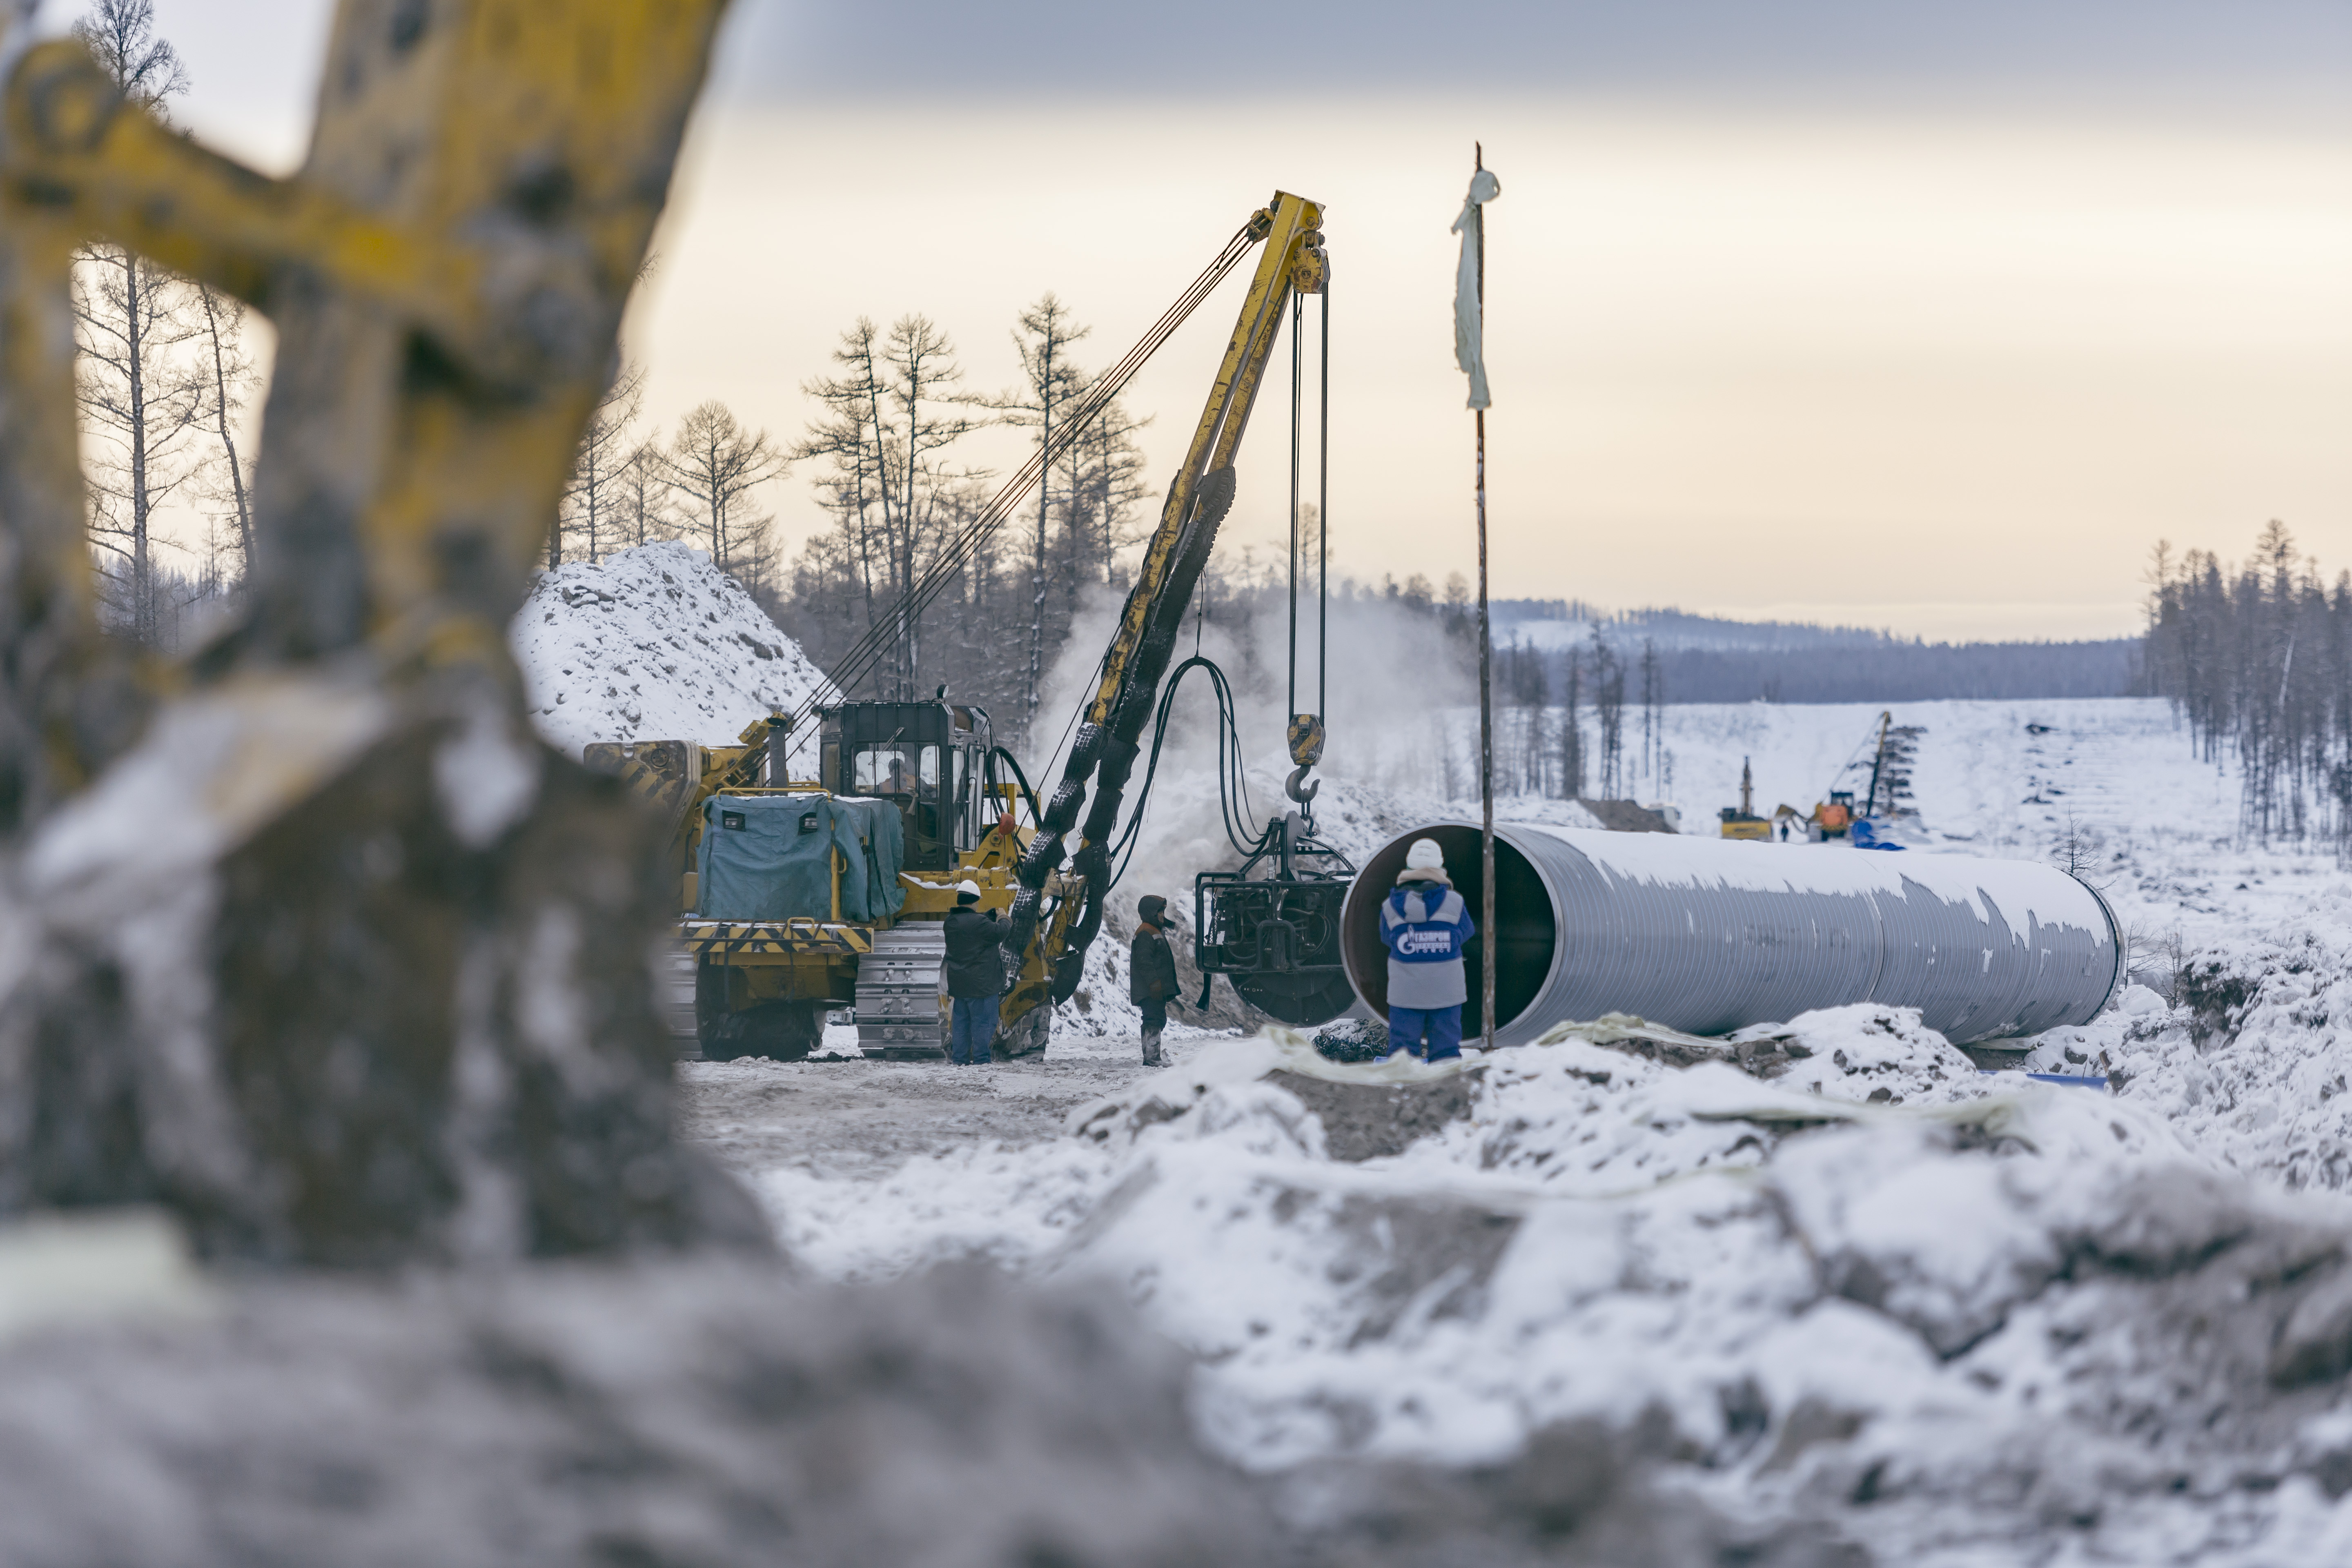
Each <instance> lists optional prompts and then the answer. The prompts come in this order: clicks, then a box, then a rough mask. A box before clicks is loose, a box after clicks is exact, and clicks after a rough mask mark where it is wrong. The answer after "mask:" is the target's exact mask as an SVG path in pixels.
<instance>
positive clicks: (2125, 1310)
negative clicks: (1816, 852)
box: [762, 1010, 2352, 1563]
mask: <svg viewBox="0 0 2352 1568" xmlns="http://www.w3.org/2000/svg"><path fill="white" fill-rule="evenodd" d="M1851 1011H1852V1010H1841V1012H1851ZM1779 1039H1780V1043H1781V1044H1782V1045H1784V1046H1785V1045H1787V1044H1789V1043H1792V1042H1793V1043H1797V1044H1801V1045H1806V1046H1808V1047H1811V1054H1810V1055H1805V1056H1801V1057H1799V1056H1791V1057H1790V1062H1789V1063H1788V1064H1786V1065H1784V1066H1781V1067H1779V1068H1767V1069H1766V1070H1768V1071H1779V1072H1780V1077H1779V1078H1778V1079H1773V1078H1759V1076H1757V1075H1756V1073H1755V1072H1754V1071H1750V1070H1743V1068H1740V1067H1738V1066H1736V1065H1733V1064H1732V1063H1729V1062H1724V1061H1702V1062H1699V1063H1698V1064H1696V1065H1694V1066H1688V1067H1683V1066H1675V1065H1672V1064H1671V1063H1669V1062H1665V1061H1661V1060H1654V1059H1649V1058H1646V1057H1644V1056H1643V1055H1640V1054H1636V1053H1635V1052H1634V1051H1633V1050H1630V1049H1622V1048H1615V1047H1606V1046H1601V1045H1596V1044H1593V1043H1591V1041H1588V1040H1584V1039H1575V1038H1569V1039H1563V1040H1561V1041H1560V1042H1559V1043H1557V1044H1551V1045H1533V1046H1527V1047H1517V1048H1514V1049H1509V1050H1504V1051H1498V1052H1496V1053H1494V1054H1492V1055H1490V1056H1487V1057H1486V1058H1481V1059H1478V1060H1475V1061H1474V1062H1472V1063H1471V1064H1470V1065H1469V1066H1467V1067H1466V1068H1463V1069H1461V1070H1460V1071H1458V1072H1454V1073H1449V1072H1447V1071H1445V1070H1444V1069H1432V1068H1426V1067H1422V1066H1419V1065H1417V1064H1409V1063H1390V1064H1386V1065H1384V1066H1381V1067H1378V1068H1349V1067H1341V1066H1339V1065H1336V1064H1332V1063H1329V1062H1326V1061H1323V1060H1322V1059H1321V1058H1318V1057H1317V1056H1316V1055H1315V1053H1314V1052H1313V1050H1312V1048H1311V1047H1308V1046H1307V1045H1306V1044H1305V1043H1304V1042H1301V1041H1298V1040H1297V1039H1296V1038H1292V1037H1277V1036H1268V1037H1261V1038H1258V1039H1253V1040H1233V1041H1223V1042H1216V1043H1212V1044H1207V1045H1204V1046H1202V1047H1200V1048H1198V1049H1197V1050H1196V1051H1195V1052H1194V1053H1193V1054H1192V1056H1190V1057H1188V1058H1186V1059H1185V1060H1183V1061H1182V1062H1181V1063H1179V1064H1178V1065H1177V1066H1175V1067H1173V1068H1170V1069H1169V1070H1168V1071H1166V1072H1164V1073H1161V1074H1159V1075H1156V1076H1155V1077H1154V1078H1152V1079H1146V1080H1143V1081H1141V1082H1139V1084H1137V1085H1136V1086H1134V1087H1133V1088H1132V1089H1129V1090H1128V1091H1126V1092H1124V1093H1122V1094H1120V1095H1118V1096H1117V1097H1115V1098H1114V1099H1112V1100H1106V1101H1103V1102H1101V1103H1099V1104H1097V1105H1093V1106H1089V1107H1085V1108H1082V1109H1081V1110H1078V1111H1077V1112H1075V1113H1074V1114H1073V1116H1072V1118H1071V1124H1070V1125H1071V1131H1070V1135H1069V1136H1067V1137H1065V1138H1063V1139H1060V1140H1055V1141H1050V1142H1045V1143H1041V1144H1037V1145H1034V1146H1033V1147H1031V1148H1028V1149H1024V1150H1010V1149H1004V1148H1001V1147H985V1148H980V1149H965V1150H959V1151H956V1152H951V1153H949V1154H945V1155H940V1156H937V1157H933V1158H927V1159H921V1160H917V1161H914V1162H910V1163H908V1165H907V1166H905V1167H903V1168H902V1169H900V1170H899V1171H898V1172H897V1173H893V1175H891V1176H890V1177H889V1178H887V1179H886V1180H884V1181H883V1182H880V1183H878V1184H865V1183H858V1184H845V1183H828V1182H824V1181H822V1180H817V1179H813V1178H810V1177H808V1176H806V1175H802V1174H793V1173H777V1174H776V1175H774V1176H772V1177H771V1178H769V1179H768V1180H767V1181H766V1182H765V1183H764V1184H763V1186H762V1195H763V1197H764V1199H765V1201H766V1202H767V1203H768V1204H769V1205H770V1209H771V1212H772V1214H774V1215H776V1216H777V1219H778V1222H779V1226H780V1229H781V1231H782V1234H783V1236H784V1237H785V1238H786V1239H787V1242H788V1244H789V1245H791V1246H792V1247H793V1249H794V1251H795V1252H796V1254H797V1255H798V1256H799V1257H800V1258H802V1259H803V1261H805V1262H807V1263H809V1264H810V1265H812V1266H813V1267H814V1268H817V1269H819V1270H820V1271H822V1272H824V1273H828V1274H835V1275H839V1276H843V1277H851V1278H857V1279H887V1278H889V1277H892V1276H894V1275H897V1274H899V1273H902V1272H905V1271H907V1270H909V1269H911V1268H916V1267H918V1266H919V1265H921V1264H924V1263H927V1262H929V1261H932V1260H936V1259H939V1258H949V1257H955V1256H962V1255H973V1254H977V1255H982V1256H986V1257H988V1258H992V1260H993V1261H995V1262H996V1263H997V1264H999V1265H1000V1266H1001V1267H1004V1268H1011V1269H1013V1270H1014V1271H1016V1272H1020V1273H1024V1274H1027V1275H1030V1276H1032V1277H1035V1278H1042V1279H1057V1280H1082V1281H1090V1282H1108V1283H1109V1284H1112V1285H1114V1286H1116V1287H1117V1288H1118V1289H1120V1290H1121V1291H1123V1292H1124V1293H1125V1294H1126V1295H1127V1297H1128V1298H1129V1300H1131V1301H1133V1302H1134V1303H1135V1304H1136V1305H1137V1307H1138V1308H1139V1310H1140V1311H1141V1312H1142V1314H1143V1316H1144V1318H1145V1320H1146V1321H1148V1322H1150V1324H1152V1325H1153V1326H1155V1327H1157V1328H1158V1329H1159V1330H1160V1331H1161V1332H1163V1333H1166V1334H1167V1335H1169V1336H1170V1337H1171V1338H1172V1339H1174V1340H1175V1341H1177V1342H1179V1343H1181V1344H1182V1345H1183V1346H1185V1347H1186V1348H1187V1349H1189V1350H1191V1351H1192V1352H1194V1353H1195V1354H1196V1355H1198V1356H1199V1357H1200V1358H1201V1363H1200V1367H1199V1369H1198V1370H1197V1371H1196V1372H1195V1373H1194V1377H1193V1386H1192V1408H1193V1412H1194V1416H1195V1420H1196V1421H1197V1422H1198V1423H1199V1425H1200V1427H1201V1429H1202V1432H1203V1434H1204V1435H1205V1436H1206V1437H1207V1439H1208V1441H1209V1442H1210V1443H1211V1444H1212V1446H1213V1447H1215V1448H1216V1449H1218V1450H1220V1451H1222V1452H1223V1453H1224V1454H1226V1455H1228V1456H1230V1457H1232V1458H1234V1459H1235V1460H1236V1461H1237V1462H1239V1463H1241V1464H1243V1465H1244V1466H1246V1467H1248V1468H1253V1469H1255V1470H1258V1471H1261V1472H1265V1473H1267V1474H1269V1475H1272V1476H1275V1477H1277V1478H1292V1479H1295V1480H1297V1484H1298V1485H1300V1486H1302V1487H1306V1488H1307V1491H1308V1492H1312V1491H1313V1487H1312V1486H1309V1485H1308V1483H1307V1479H1305V1478H1310V1477H1313V1476H1315V1475H1317V1474H1318V1473H1319V1472H1318V1466H1325V1465H1330V1464H1334V1463H1349V1464H1352V1463H1360V1462H1363V1461H1365V1460H1372V1459H1388V1460H1393V1461H1398V1462H1402V1463H1408V1464H1434V1465H1441V1466H1447V1467H1456V1466H1463V1465H1473V1466H1475V1465H1479V1464H1507V1463H1510V1462H1513V1461H1514V1460H1515V1459H1516V1458H1517V1457H1519V1456H1523V1455H1526V1454H1528V1453H1530V1452H1532V1451H1534V1450H1535V1449H1536V1448H1538V1447H1541V1446H1542V1445H1543V1444H1544V1443H1546V1442H1548V1441H1550V1440H1552V1435H1556V1434H1559V1433H1560V1432H1563V1431H1568V1430H1576V1429H1587V1430H1597V1431H1601V1432H1605V1433H1608V1434H1612V1435H1613V1436H1612V1440H1613V1441H1616V1442H1619V1443H1622V1444H1624V1445H1628V1446H1630V1448H1629V1451H1630V1449H1638V1450H1639V1451H1641V1452H1643V1453H1648V1454H1654V1455H1658V1456H1663V1457H1664V1468H1662V1469H1661V1470H1660V1472H1659V1475H1660V1478H1661V1484H1665V1485H1668V1486H1670V1487H1673V1488H1677V1489H1683V1490H1685V1491H1686V1492H1687V1493H1689V1494H1690V1495H1692V1496H1694V1497H1696V1498H1698V1499H1702V1500H1706V1501H1707V1502H1709V1503H1710V1504H1712V1505H1713V1506H1715V1507H1717V1508H1718V1509H1720V1510H1723V1511H1724V1512H1725V1513H1726V1514H1729V1515H1735V1516H1738V1517H1742V1518H1748V1519H1751V1520H1753V1519H1769V1520H1774V1521H1779V1522H1780V1523H1783V1524H1789V1523H1797V1522H1802V1523H1808V1524H1811V1525H1817V1526H1821V1527H1823V1528H1827V1529H1831V1530H1832V1531H1835V1532H1836V1533H1838V1534H1840V1535H1842V1536H1845V1537H1848V1538H1851V1539H1853V1540H1856V1541H1859V1542H1862V1543H1863V1544H1864V1545H1865V1546H1866V1547H1868V1549H1869V1550H1870V1551H1871V1552H1874V1553H1876V1554H1879V1555H1880V1556H1881V1557H1882V1559H1883V1560H1885V1561H1890V1562H1892V1561H1901V1562H1913V1563H1963V1562H1979V1561H1993V1560H2004V1561H2014V1560H2018V1558H2017V1556H2016V1554H2017V1553H2020V1552H2030V1553H2032V1555H2033V1556H2034V1558H2035V1560H2041V1559H2042V1557H2043V1556H2045V1555H2047V1554H2048V1553H2050V1552H2059V1553H2061V1554H2062V1555H2063V1553H2064V1552H2075V1553H2077V1554H2079V1555H2081V1556H2084V1557H2096V1556H2100V1555H2102V1554H2107V1555H2116V1556H2118V1557H2120V1558H2125V1559H2129V1560H2133V1561H2172V1560H2188V1559H2190V1558H2194V1559H2196V1560H2198V1561H2202V1562H2245V1563H2255V1562H2262V1563H2326V1562H2333V1561H2336V1560H2339V1559H2340V1557H2341V1555H2342V1553H2343V1552H2345V1551H2346V1550H2347V1549H2352V1504H2347V1505H2346V1506H2345V1507H2342V1508H2339V1507H2338V1506H2337V1499H2339V1498H2340V1497H2342V1496H2343V1495H2344V1494H2345V1492H2346V1491H2347V1486H2352V1401H2347V1399H2346V1397H2345V1385H2344V1381H2343V1379H2344V1373H2345V1372H2346V1370H2347V1367H2352V1202H2347V1201H2346V1200H2345V1199H2342V1198H2340V1197H2337V1196H2335V1195H2333V1194H2287V1193H2283V1192H2280V1191H2278V1190H2276V1189H2275V1188H2274V1187H2273V1186H2272V1185H2270V1184H2263V1183H2255V1182H2249V1181H2247V1180H2245V1179H2244V1178H2242V1177H2241V1176H2239V1175H2237V1174H2234V1173H2228V1172H2224V1171H2220V1170H2216V1169H2215V1168H2213V1166H2212V1165H2211V1164H2210V1163H2207V1162H2206V1161H2204V1160H2202V1159H2200V1158H2199V1157H2198V1156H2197V1155H2196V1154H2194V1153H2192V1152H2190V1150H2189V1148H2188V1147H2187V1146H2185V1145H2184V1144H2183V1142H2181V1140H2180V1139H2179V1137H2178V1136H2177V1135H2176V1134H2175V1132H2174V1131H2173V1130H2172V1128H2171V1127H2170V1126H2168V1124H2167V1122H2166V1121H2164V1120H2163V1119H2162V1118H2161V1117H2160V1116H2158V1115H2156V1114H2152V1113H2151V1112H2150V1111H2148V1110H2141V1109H2138V1108H2137V1107H2135V1106H2134V1105H2133V1104H2132V1103H2131V1101H2130V1099H2129V1098H2128V1097H2126V1098H2123V1099H2117V1098H2116V1097H2113V1096H2110V1095H2107V1094H2104V1093H2099V1092H2095V1091H2086V1090H2084V1089H2074V1088H2058V1087H2051V1086H2044V1085H2040V1084H2034V1083H2030V1082H2026V1081H2023V1080H2021V1079H2010V1078H2004V1079H1999V1080H1993V1079H1976V1078H1971V1079H1967V1080H1960V1079H1958V1078H1957V1077H1956V1075H1957V1073H1958V1070H1959V1069H1958V1068H1957V1067H1956V1066H1955V1064H1954V1063H1953V1062H1952V1061H1951V1060H1949V1059H1947V1058H1946V1057H1945V1056H1944V1054H1943V1053H1945V1052H1947V1051H1949V1050H1950V1047H1948V1046H1944V1045H1943V1044H1942V1042H1941V1041H1940V1040H1939V1039H1937V1038H1934V1037H1929V1036H1928V1035H1927V1032H1925V1031H1921V1030H1918V1029H1917V1027H1916V1023H1915V1022H1912V1021H1908V1020H1906V1019H1904V1018H1903V1017H1901V1016H1899V1015H1897V1016H1893V1017H1890V1018H1885V1019H1879V1018H1874V1017H1861V1016H1839V1015H1836V1014H1832V1015H1825V1016H1812V1017H1810V1018H1805V1019H1800V1020H1797V1021H1795V1022H1794V1023H1792V1024H1791V1025H1790V1026H1788V1027H1787V1028H1786V1029H1785V1030H1783V1031H1780V1036H1779ZM1841 1054H1842V1055H1843V1057H1844V1058H1845V1062H1844V1065H1843V1066H1840V1065H1839V1061H1838V1058H1839V1057H1840V1056H1841ZM1955 1054H1956V1053H1955ZM1789 1068H1795V1069H1798V1070H1797V1071H1796V1072H1795V1073H1794V1075H1793V1076H1792V1075H1791V1073H1790V1070H1789ZM1449 1081H1450V1082H1451V1083H1452V1084H1453V1085H1455V1086H1459V1087H1457V1089H1456V1090H1455V1091H1454V1098H1453V1100H1452V1101H1451V1102H1450V1109H1444V1110H1440V1111H1439V1113H1438V1114H1436V1115H1435V1116H1434V1117H1433V1118H1431V1119H1430V1120H1429V1121H1428V1124H1427V1125H1428V1130H1427V1131H1425V1133H1424V1134H1423V1135H1422V1136H1420V1137H1418V1138H1416V1139H1414V1140H1413V1141H1412V1142H1411V1143H1410V1144H1409V1145H1406V1146H1404V1147H1402V1149H1400V1150H1398V1151H1396V1152H1391V1153H1387V1154H1384V1155H1381V1156H1378V1157H1372V1158H1354V1157H1350V1155H1349V1153H1348V1152H1346V1151H1344V1150H1343V1149H1342V1147H1341V1144H1342V1142H1343V1139H1342V1138H1341V1136H1340V1135H1339V1122H1338V1121H1336V1120H1335V1119H1334V1117H1333V1115H1332V1114H1331V1112H1330V1110H1329V1107H1330V1106H1331V1105H1332V1104H1333V1103H1334V1097H1345V1096H1348V1095H1351V1094H1361V1095H1370V1096H1378V1097H1384V1098H1383V1103H1384V1104H1386V1103H1389V1102H1390V1101H1392V1100H1396V1099H1397V1098H1398V1097H1400V1096H1404V1095H1425V1096H1426V1095H1434V1094H1435V1092H1436V1090H1437V1088H1438V1087H1439V1086H1440V1085H1441V1084H1444V1083H1447V1082H1449ZM1796 1084H1802V1085H1804V1086H1805V1087H1793V1085H1796ZM1896 1085H1901V1086H1903V1087H1902V1088H1900V1089H1895V1092H1903V1093H1904V1094H1905V1095H1906V1103H1905V1104H1903V1105H1900V1106H1896V1105H1894V1104H1892V1103H1891V1100H1892V1094H1891V1093H1890V1095H1889V1096H1888V1099H1887V1100H1883V1101H1880V1102H1878V1103H1872V1100H1871V1096H1872V1095H1873V1093H1874V1091H1875V1090H1877V1089H1891V1088H1894V1086H1896ZM1988 1085H1990V1086H1991V1087H1990V1088H1987V1087H1985V1086H1988ZM1429 1103H1436V1102H1435V1101H1434V1100H1431V1101H1429ZM1318 1107H1319V1108H1321V1109H1319V1110H1318V1109H1317V1108H1318ZM1358 1152H1359V1153H1360V1151H1358ZM1310 1505H1311V1500H1310V1501H1309V1502H1301V1503H1299V1504H1298V1505H1297V1506H1300V1507H1308V1506H1310Z"/></svg>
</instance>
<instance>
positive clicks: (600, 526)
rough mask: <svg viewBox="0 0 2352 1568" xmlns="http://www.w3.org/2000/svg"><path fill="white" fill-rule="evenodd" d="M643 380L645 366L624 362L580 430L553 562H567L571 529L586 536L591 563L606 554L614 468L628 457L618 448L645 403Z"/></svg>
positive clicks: (551, 551) (553, 536) (552, 543)
mask: <svg viewBox="0 0 2352 1568" xmlns="http://www.w3.org/2000/svg"><path fill="white" fill-rule="evenodd" d="M645 384H646V373H645V372H644V370H643V369H641V368H640V367H638V366H636V365H633V364H629V363H626V362H624V363H622V365H621V367H620V370H619V372H618V374H615V375H614V377H613V384H612V385H611V386H609V387H607V388H605V390H604V396H603V397H601V398H599V399H597V401H596V408H595V412H593V413H592V414H591V415H589V416H588V425H587V427H586V428H585V429H583V431H581V433H580V451H579V455H578V456H577V457H576V458H574V459H573V460H572V480H571V482H570V483H569V484H567V485H566V486H564V489H563V501H562V506H561V507H560V508H559V509H558V510H557V513H556V519H555V527H554V529H553V531H551V533H550V534H549V536H548V551H547V563H548V565H549V566H550V567H555V566H560V565H562V563H563V535H564V533H565V532H566V531H570V532H572V533H575V534H578V535H580V536H581V537H582V538H583V539H584V540H585V541H586V542H587V546H588V562H589V564H591V565H593V564H595V563H596V561H597V560H598V559H599V558H600V557H601V555H602V554H603V539H604V524H605V522H606V521H607V520H608V518H609V515H610V513H611V511H612V502H613V492H614V489H615V487H616V485H617V483H618V475H617V473H616V471H615V470H617V469H618V468H620V467H621V466H622V465H623V464H624V463H625V462H626V461H627V459H626V458H620V457H618V456H616V454H618V453H620V452H622V451H625V450H628V449H629V448H628V447H627V446H626V445H625V443H626V441H627V438H628V436H629V430H630V426H634V425H635V423H636V421H637V411H638V409H639V408H640V407H642V406H643V405H644V401H645Z"/></svg>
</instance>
